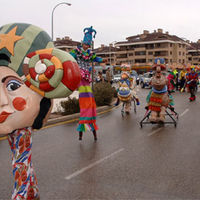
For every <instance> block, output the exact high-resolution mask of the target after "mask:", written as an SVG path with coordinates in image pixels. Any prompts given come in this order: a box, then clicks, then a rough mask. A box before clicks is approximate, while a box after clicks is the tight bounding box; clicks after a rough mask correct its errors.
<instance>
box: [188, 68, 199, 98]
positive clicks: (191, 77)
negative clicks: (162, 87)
mask: <svg viewBox="0 0 200 200" xmlns="http://www.w3.org/2000/svg"><path fill="white" fill-rule="evenodd" d="M186 80H187V86H188V88H189V92H190V98H189V100H190V101H194V100H195V99H196V96H195V90H196V87H197V82H198V74H197V73H196V72H195V68H194V67H192V68H191V72H190V73H188V74H187V75H186Z"/></svg>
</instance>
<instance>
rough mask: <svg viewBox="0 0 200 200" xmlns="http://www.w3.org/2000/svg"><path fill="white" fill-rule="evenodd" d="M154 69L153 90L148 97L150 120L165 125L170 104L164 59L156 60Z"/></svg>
mask: <svg viewBox="0 0 200 200" xmlns="http://www.w3.org/2000/svg"><path fill="white" fill-rule="evenodd" d="M152 69H153V70H154V71H155V74H154V75H153V77H152V79H151V81H150V85H151V86H152V90H151V91H150V93H149V95H148V96H147V103H148V109H149V110H151V115H150V117H149V119H150V121H151V122H161V123H163V122H164V121H165V110H166V107H167V106H168V104H169V97H168V90H167V83H168V80H167V78H166V77H165V75H164V74H163V73H162V71H164V70H166V67H165V61H164V59H162V58H157V59H155V64H154V65H153V68H152Z"/></svg>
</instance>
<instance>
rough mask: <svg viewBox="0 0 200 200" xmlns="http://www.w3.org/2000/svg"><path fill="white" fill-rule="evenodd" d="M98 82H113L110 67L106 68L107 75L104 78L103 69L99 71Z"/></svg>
mask: <svg viewBox="0 0 200 200" xmlns="http://www.w3.org/2000/svg"><path fill="white" fill-rule="evenodd" d="M96 82H97V83H98V82H108V83H110V84H112V73H111V70H110V68H109V67H108V69H107V70H106V76H105V78H104V76H103V73H102V71H99V72H98V74H97V77H96Z"/></svg>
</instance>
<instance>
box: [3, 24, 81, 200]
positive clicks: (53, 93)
mask: <svg viewBox="0 0 200 200" xmlns="http://www.w3.org/2000/svg"><path fill="white" fill-rule="evenodd" d="M79 82H80V72H79V67H78V65H77V63H76V61H75V59H74V58H73V57H72V56H71V55H70V54H68V53H66V52H64V51H61V50H59V49H56V48H55V47H54V45H53V42H52V41H51V38H50V37H49V35H48V34H47V33H46V32H45V31H44V30H42V29H41V28H39V27H36V26H34V25H31V24H23V23H13V24H7V25H4V26H2V27H0V136H5V135H7V136H8V141H9V144H10V147H11V151H12V167H13V175H14V179H15V183H14V191H13V195H12V199H16V200H18V199H39V192H38V187H37V180H36V176H35V173H34V170H33V165H32V160H31V148H32V134H31V132H32V129H40V128H41V127H42V125H43V123H44V121H45V120H46V119H47V117H48V114H49V113H50V111H51V107H52V100H51V99H53V98H61V97H67V96H69V95H70V94H71V93H72V91H74V90H75V89H76V88H77V87H78V85H79Z"/></svg>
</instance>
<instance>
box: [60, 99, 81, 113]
mask: <svg viewBox="0 0 200 200" xmlns="http://www.w3.org/2000/svg"><path fill="white" fill-rule="evenodd" d="M60 105H61V107H62V108H63V110H64V111H63V112H62V114H63V115H70V114H74V113H79V112H80V108H79V101H78V99H76V98H75V97H74V98H70V97H69V98H68V100H67V101H61V102H60Z"/></svg>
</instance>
